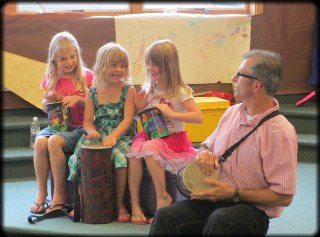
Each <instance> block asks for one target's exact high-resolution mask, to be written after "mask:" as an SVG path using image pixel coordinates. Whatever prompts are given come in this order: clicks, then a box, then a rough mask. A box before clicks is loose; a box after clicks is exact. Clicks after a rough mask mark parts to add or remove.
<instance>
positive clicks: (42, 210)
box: [30, 202, 50, 214]
mask: <svg viewBox="0 0 320 237" xmlns="http://www.w3.org/2000/svg"><path fill="white" fill-rule="evenodd" d="M33 204H34V206H37V208H38V211H32V208H33V207H34V206H33V207H31V210H30V212H31V213H34V214H44V213H46V211H47V209H48V208H50V204H48V203H47V202H42V203H37V202H33Z"/></svg>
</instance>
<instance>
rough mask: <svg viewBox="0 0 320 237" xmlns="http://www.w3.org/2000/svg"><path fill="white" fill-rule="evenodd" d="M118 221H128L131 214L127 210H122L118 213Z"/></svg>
mask: <svg viewBox="0 0 320 237" xmlns="http://www.w3.org/2000/svg"><path fill="white" fill-rule="evenodd" d="M116 221H117V222H119V223H126V222H130V221H131V216H130V214H129V213H128V211H127V210H122V211H119V212H118V213H117V220H116Z"/></svg>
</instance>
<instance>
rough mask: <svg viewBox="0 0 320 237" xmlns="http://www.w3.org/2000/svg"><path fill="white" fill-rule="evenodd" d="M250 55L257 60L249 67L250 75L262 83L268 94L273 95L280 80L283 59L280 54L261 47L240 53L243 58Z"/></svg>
mask: <svg viewBox="0 0 320 237" xmlns="http://www.w3.org/2000/svg"><path fill="white" fill-rule="evenodd" d="M252 57H254V58H255V59H256V60H257V61H256V63H255V64H254V65H253V66H252V67H251V68H250V69H249V73H250V75H252V76H254V77H256V78H258V79H259V80H260V81H261V82H262V83H263V85H264V87H265V90H266V92H267V93H268V94H269V95H271V96H273V95H275V94H276V92H277V91H278V89H279V87H280V85H281V82H282V74H283V61H282V57H281V55H280V54H278V53H275V52H271V51H268V50H261V49H253V50H251V51H248V52H246V53H244V54H243V55H242V58H243V59H248V58H252Z"/></svg>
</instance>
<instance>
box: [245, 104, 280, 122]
mask: <svg viewBox="0 0 320 237" xmlns="http://www.w3.org/2000/svg"><path fill="white" fill-rule="evenodd" d="M273 103H274V107H272V108H270V109H268V110H267V111H265V112H264V113H262V114H259V115H257V116H256V117H255V118H254V119H253V120H251V121H247V116H246V114H247V106H246V105H244V104H243V103H242V104H240V107H239V111H240V125H243V126H248V127H254V126H256V125H257V123H258V122H259V121H260V120H261V119H262V118H264V117H265V116H267V115H268V114H270V113H272V112H273V111H275V110H279V108H280V106H279V102H278V101H277V100H276V99H275V98H274V99H273Z"/></svg>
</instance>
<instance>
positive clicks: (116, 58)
mask: <svg viewBox="0 0 320 237" xmlns="http://www.w3.org/2000/svg"><path fill="white" fill-rule="evenodd" d="M114 63H122V64H125V65H126V69H127V70H126V73H125V75H124V76H123V78H122V79H121V80H122V82H123V83H126V84H131V78H130V64H129V56H128V53H127V51H126V50H125V49H124V48H123V47H122V46H121V45H119V44H117V43H114V42H110V43H107V44H105V45H103V46H102V47H101V48H100V49H99V50H98V52H97V56H96V62H95V65H94V66H93V72H94V84H95V85H97V86H99V85H101V84H103V83H104V82H105V75H106V70H107V68H108V67H111V65H112V64H114Z"/></svg>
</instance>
